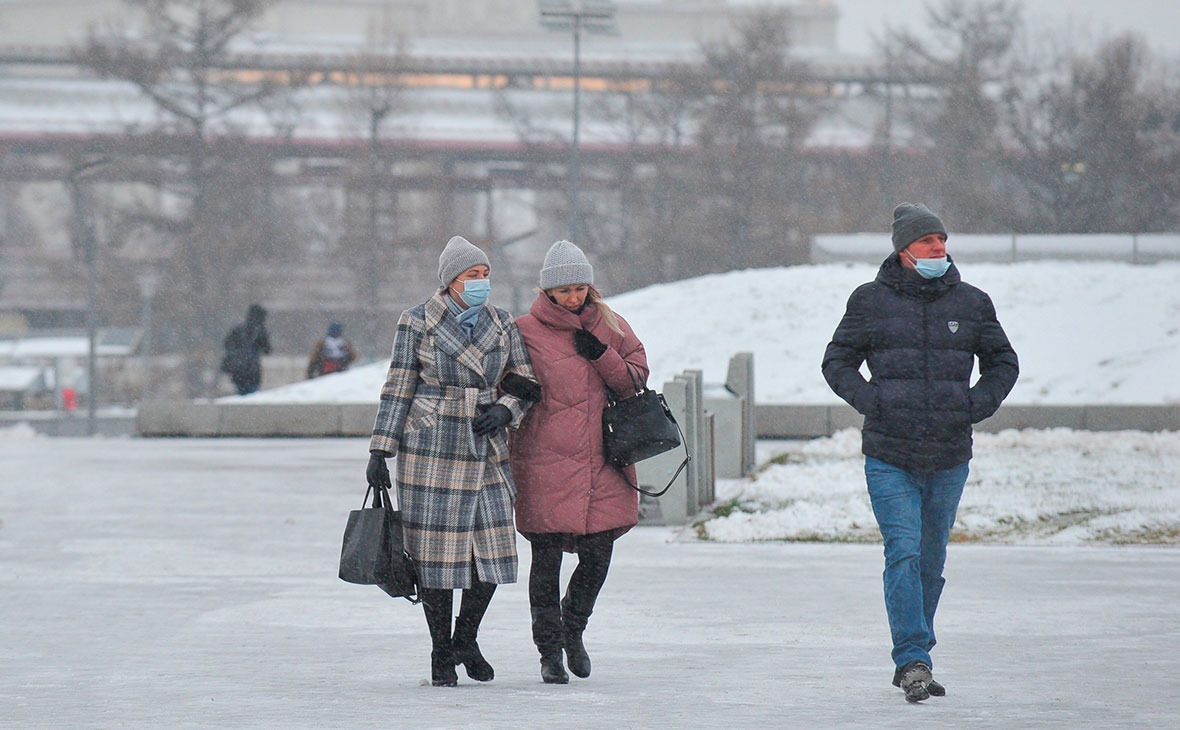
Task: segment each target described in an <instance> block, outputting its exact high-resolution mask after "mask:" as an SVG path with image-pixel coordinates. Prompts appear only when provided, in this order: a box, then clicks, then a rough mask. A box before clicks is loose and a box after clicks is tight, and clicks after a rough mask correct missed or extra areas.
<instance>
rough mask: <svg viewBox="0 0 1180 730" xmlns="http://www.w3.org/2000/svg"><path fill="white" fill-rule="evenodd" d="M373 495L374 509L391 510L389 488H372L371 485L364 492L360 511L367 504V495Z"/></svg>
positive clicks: (391, 502)
mask: <svg viewBox="0 0 1180 730" xmlns="http://www.w3.org/2000/svg"><path fill="white" fill-rule="evenodd" d="M370 493H371V494H372V495H373V508H374V509H383V508H388V509H393V500H392V499H391V498H390V496H389V487H374V486H373V485H372V484H370V485H369V488H368V489H366V490H365V498H364V499H363V500H362V501H361V509H364V508H365V505H366V504H368V503H369V494H370Z"/></svg>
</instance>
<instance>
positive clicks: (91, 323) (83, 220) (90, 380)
mask: <svg viewBox="0 0 1180 730" xmlns="http://www.w3.org/2000/svg"><path fill="white" fill-rule="evenodd" d="M109 162H110V160H108V159H106V158H99V159H94V160H85V161H83V162H79V163H78V164H76V165H74V166H73V167H72V168H70V173H69V175H68V176H67V178H66V179H67V181H68V182H69V185H70V194H71V197H72V198H73V204H74V205H73V208H74V226H75V228H76V230H77V235H78V236H80V237H81V238H82V249H83V251H84V253H85V257H86V385H87V389H88V390H89V391H90V393H89V394H88V396H87V398H86V433H87V434H89V435H90V436H93V435H94V434H95V433H97V431H98V428H97V426H98V421H97V414H96V400H97V399H96V397H95V396H96V392H97V385H98V384H97V382H96V378H95V370H96V368H95V363H96V360H97V355H98V352H97V350H98V347H97V342H96V341H97V339H98V314H97V312H96V311H95V301H96V299H97V298H98V297H97V287H98V285H97V283H96V279H97V271H96V269H97V261H96V256H95V251H94V228H93V227H92V226H91V225H90V216H89V215H87V210H86V197H85V191H84V190H83V189H82V182H83V181H84V180H85V179H86V178H87V177H88V176H90V175H92V174H93V173H94V172H96V171H97V170H98V169H99V168H100V167H103V166H105V165H106V164H108V163H109Z"/></svg>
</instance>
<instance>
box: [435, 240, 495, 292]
mask: <svg viewBox="0 0 1180 730" xmlns="http://www.w3.org/2000/svg"><path fill="white" fill-rule="evenodd" d="M480 264H483V265H484V266H487V267H489V268H490V267H491V264H489V263H488V255H487V254H486V253H484V252H483V249H481V248H479V247H478V246H476V245H474V244H472V243H471V242H470V241H468V240H467V239H466V238H463V237H462V236H454V237H452V238H451V240H449V241H447V246H446V248H444V249H443V251H442V253H440V254H439V255H438V280H439V281H441V282H442V283H443V284H444V285H449V284H450V283H451V282H452V281H454V280H455V277H456V276H458V275H459V274H462V273H463V272H464V271H467V270H468V269H470V268H471V267H472V266H479V265H480Z"/></svg>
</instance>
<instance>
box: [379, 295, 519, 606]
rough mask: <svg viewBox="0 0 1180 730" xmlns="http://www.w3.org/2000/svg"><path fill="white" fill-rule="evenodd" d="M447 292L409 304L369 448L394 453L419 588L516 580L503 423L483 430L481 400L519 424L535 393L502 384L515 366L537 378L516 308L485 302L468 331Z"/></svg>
mask: <svg viewBox="0 0 1180 730" xmlns="http://www.w3.org/2000/svg"><path fill="white" fill-rule="evenodd" d="M446 296H447V295H446V293H445V292H438V293H436V294H435V295H434V296H433V297H431V298H430V299H429V300H427V301H426V302H425V303H423V304H419V305H418V306H416V307H413V308H412V309H407V310H406V311H404V312H402V315H401V318H400V319H399V320H398V323H397V334H396V335H395V337H394V340H393V355H392V359H391V361H390V363H389V373H388V375H387V376H386V378H385V386H384V387H383V388H382V389H381V407H380V408H379V410H378V411H377V421H376V423H375V424H374V426H373V438H372V439H371V441H370V443H369V448H370V450H381V451H386V452H389V453H390V454H394V455H395V456H397V463H396V468H397V494H398V502H399V507H400V509H401V511H402V522H403V529H404V538H405V545H406V550H407V552H409V553H410V556H411V557H413V558H414V560H415V562H416V565H417V568H418V582H419V586H420V587H422V588H469V587H471V583H472V575H471V566H472V564H474V565H475V569H476V571H477V573H478V577H479V580H481V581H484V582H487V583H513V582H515V581H516V567H517V558H516V530H515V527H514V525H513V521H512V506H513V502H514V501H515V499H516V486H515V485H514V484H513V482H512V473H511V471H510V470H509V467H508V442H507V435H506V432H505V429H503V428H500V429H497V430H496V431H495V432H494V433H492V434H491V435H490V436H476V435H475V434H474V433H473V432H472V430H471V422H472V420H473V419H474V418H475V417H476V416H477V415H479V412H480V409H479V406H488V405H492V404H495V403H498V404H500V405H503V406H505V407H507V408H508V410H509V411H510V412H511V413H512V421H511V422H510V423H509V427H510V428H514V429H515V428H516V427H517V426H519V425H520V421H521V419H522V418H523V417H524V414H525V411H526V410H527V409H528V406H529V402H528V401H526V400H522V399H520V398H517V397H516V396H512V395H508V394H506V393H503V392H501V391H500V390H499V389H498V386H499V384H500V381H501V379H502V378H503V377H504V376H505V375H506V374H508V373H515V374H517V375H519V376H521V377H524V378H528V379H529V380H532V381H534V382H535V381H536V376H535V375H533V368H532V365H531V364H530V363H529V356H528V351H527V350H526V349H525V346H524V341H523V340H522V339H521V336H520V331H519V330H518V329H517V327H516V324H515V323H513V321H512V317H511V315H509V314H508V313H507V312H506V311H504V310H502V309H497V308H495V307H492V306H490V305H488V304H484V305H483V307H484V311H483V313H482V314H480V316H479V319H478V320H477V322H476V325H475V328H474V330H473V331H472V333H471V337H470V339H468V336H467V333H466V332H464V331H463V328H462V327H461V325H460V324H459V322H458V320H457V319H456V318H455V316H454V315H453V314H451V313H450V312H449V310H448V308H447V302H446Z"/></svg>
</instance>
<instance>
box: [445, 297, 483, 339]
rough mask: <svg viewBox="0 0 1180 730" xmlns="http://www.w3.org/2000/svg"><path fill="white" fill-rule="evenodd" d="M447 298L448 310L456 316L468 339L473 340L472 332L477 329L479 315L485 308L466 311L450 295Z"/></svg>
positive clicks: (480, 307)
mask: <svg viewBox="0 0 1180 730" xmlns="http://www.w3.org/2000/svg"><path fill="white" fill-rule="evenodd" d="M446 297H447V309H450V310H451V314H453V315H455V319H457V320H459V326H460V327H462V328H463V331H464V332H466V333H467V339H469V340H470V339H471V332H472V330H474V329H475V323H476V321H478V320H479V313H480V312H481V311H482V310H483V306H482V305H481V306H478V307H468V308H467V309H464V308H463V307H461V306H459V303H458V302H456V301H455V300H454V299H453V298H451V295H450V293H448V294H447V295H446Z"/></svg>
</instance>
